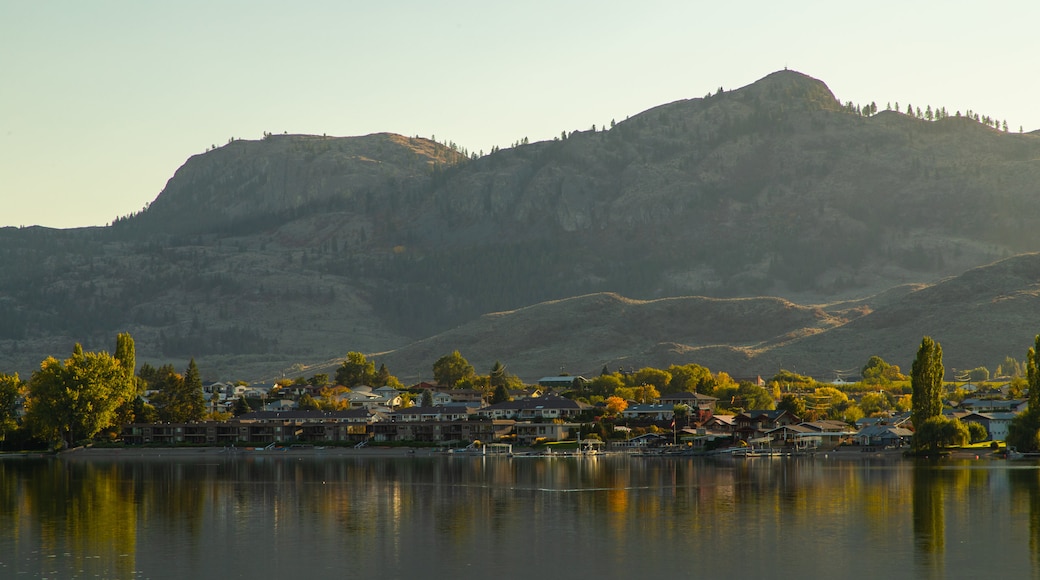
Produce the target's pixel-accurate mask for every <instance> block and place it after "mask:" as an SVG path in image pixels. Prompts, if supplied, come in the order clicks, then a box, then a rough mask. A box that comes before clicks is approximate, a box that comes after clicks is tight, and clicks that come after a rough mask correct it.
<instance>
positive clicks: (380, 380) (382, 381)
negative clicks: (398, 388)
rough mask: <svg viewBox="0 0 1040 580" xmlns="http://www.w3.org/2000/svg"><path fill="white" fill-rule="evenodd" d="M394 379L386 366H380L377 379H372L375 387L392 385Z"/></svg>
mask: <svg viewBox="0 0 1040 580" xmlns="http://www.w3.org/2000/svg"><path fill="white" fill-rule="evenodd" d="M392 378H394V377H393V375H391V374H390V371H389V370H388V369H387V368H386V365H385V364H380V365H379V370H378V371H376V374H375V377H373V379H372V386H373V387H385V386H387V385H388V384H390V379H392Z"/></svg>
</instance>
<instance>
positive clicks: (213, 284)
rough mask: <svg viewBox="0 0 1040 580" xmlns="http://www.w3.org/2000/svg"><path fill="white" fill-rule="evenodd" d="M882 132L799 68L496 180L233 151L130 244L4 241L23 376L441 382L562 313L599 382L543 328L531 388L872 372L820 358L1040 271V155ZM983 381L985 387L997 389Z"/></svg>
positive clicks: (921, 128)
mask: <svg viewBox="0 0 1040 580" xmlns="http://www.w3.org/2000/svg"><path fill="white" fill-rule="evenodd" d="M866 109H867V110H868V111H869V112H870V113H871V114H869V115H864V114H861V113H857V112H856V110H857V107H856V106H854V105H851V104H849V103H846V104H844V105H843V104H841V103H840V102H839V101H838V99H837V98H835V96H834V95H833V94H832V93H831V92H830V90H829V89H828V88H827V86H826V85H825V84H824V83H823V82H821V81H819V80H817V79H813V78H811V77H808V76H806V75H803V74H801V73H797V72H794V71H786V70H785V71H780V72H776V73H773V74H771V75H769V76H767V77H765V78H763V79H761V80H759V81H758V82H756V83H753V84H751V85H749V86H747V87H743V88H741V89H738V90H734V91H730V92H721V91H720V92H719V93H718V94H714V95H710V96H706V97H704V98H695V99H689V100H683V101H677V102H674V103H669V104H665V105H661V106H659V107H655V108H653V109H650V110H648V111H645V112H643V113H640V114H638V115H634V116H632V117H631V118H629V119H626V120H624V121H621V122H618V123H612V125H613V126H612V127H610V128H609V129H606V130H598V131H593V130H590V131H583V132H573V133H564V134H561V136H560V137H559V138H557V139H555V140H553V141H547V142H540V143H531V144H523V145H519V146H516V147H513V148H510V149H503V150H498V151H495V152H493V153H492V154H490V155H486V156H483V157H480V158H470V157H466V156H465V155H463V154H462V153H460V151H458V150H457V149H456V148H454V147H451V146H445V145H441V144H438V143H435V142H432V141H429V140H426V139H419V138H407V137H402V136H399V135H392V134H377V135H368V136H364V137H347V138H331V137H317V136H302V135H268V136H266V137H265V138H264V139H262V140H260V141H234V142H231V143H229V144H228V145H226V146H224V147H220V148H217V149H214V150H212V151H209V152H207V153H205V154H202V155H197V156H194V157H192V158H190V159H189V160H188V161H187V162H186V163H185V164H184V166H183V167H181V168H180V169H179V170H178V171H177V172H176V173H175V175H174V176H173V177H172V178H171V179H170V181H169V183H168V184H167V186H166V188H165V189H164V190H163V191H162V193H160V195H159V196H158V197H157V198H156V199H155V200H154V201H153V202H152V203H151V204H150V205H149V206H148V207H147V208H146V209H145V210H143V211H142V212H140V213H139V214H137V215H133V216H129V217H126V218H121V219H118V220H116V222H114V223H113V224H112V225H111V226H108V227H105V228H86V229H79V230H64V231H59V230H48V229H44V228H26V229H13V228H4V229H0V268H2V269H3V270H2V271H3V272H4V273H5V276H4V277H3V278H2V279H0V369H11V370H17V371H19V372H23V373H24V372H28V371H30V370H31V369H32V368H34V367H35V366H36V365H37V364H38V363H39V361H40V360H41V359H42V358H43V357H45V356H47V355H50V354H55V355H59V356H61V355H62V354H63V353H65V352H67V351H68V350H69V349H70V348H71V344H72V343H73V342H76V341H79V342H82V343H84V345H85V346H86V347H88V348H111V345H109V344H108V343H109V342H111V341H112V340H113V339H112V337H113V336H114V335H115V333H116V332H119V331H123V330H128V331H130V332H131V333H133V335H134V336H135V338H136V339H137V345H138V351H139V358H140V359H141V360H150V361H156V362H165V361H174V362H177V361H185V360H186V359H187V357H189V356H195V357H196V358H197V359H198V360H199V361H200V364H201V365H202V366H203V369H204V370H205V369H209V372H210V373H211V374H213V375H214V376H218V375H219V376H222V377H228V376H235V377H239V376H242V375H243V374H245V375H246V376H259V375H271V374H276V373H281V372H286V373H299V372H302V371H303V370H305V369H310V368H314V367H312V365H317V364H320V363H322V362H323V361H324V362H330V361H334V359H335V358H336V357H339V356H342V355H343V354H344V353H345V352H347V351H349V350H360V351H363V352H368V353H375V352H386V353H388V354H386V355H383V356H385V357H386V359H387V360H388V361H397V360H399V361H401V362H400V364H402V365H404V366H408V367H415V366H418V367H420V368H415V369H413V370H411V371H409V372H404V370H397V369H393V367H391V368H392V370H395V371H396V372H399V373H400V374H402V375H405V376H408V375H412V374H415V375H421V374H422V371H423V369H424V368H428V367H429V365H430V364H432V360H434V359H435V358H437V356H440V355H439V354H438V355H436V356H432V358H431V360H428V361H426V362H425V366H423V365H424V363H423V361H422V360H421V357H417V356H413V355H411V354H408V353H412V352H421V349H423V348H425V346H424V345H428V344H436V345H438V346H437V347H436V348H435V349H434V350H437V349H442V350H443V349H445V348H446V349H448V350H453V348H463V345H462V344H459V345H457V346H455V347H451V346H450V345H449V344H448V339H449V338H450V337H451V336H452V334H451V332H450V331H452V329H457V330H456V331H454V332H460V333H463V334H465V335H480V333H481V332H490V330H488V328H490V326H501V325H503V324H504V322H503V321H504V320H512V318H511V317H513V316H521V317H525V316H527V313H528V308H533V309H537V308H543V307H544V308H546V309H548V310H547V311H552V309H553V308H556V309H559V311H558V313H557V314H555V315H554V316H555V322H556V323H557V324H559V325H560V326H562V327H563V330H559V331H556V333H554V334H551V335H549V336H557V335H560V336H565V337H566V336H572V337H574V340H575V341H582V340H588V339H590V337H591V338H592V339H594V340H593V341H592V343H590V345H591V346H595V348H594V349H592V350H591V351H590V354H589V355H588V356H590V357H591V356H593V355H595V356H596V358H597V360H596V361H589V362H587V363H582V362H581V361H580V360H578V359H579V357H580V356H585V355H584V354H583V353H584V352H585V351H583V350H582V349H581V348H577V347H574V346H573V345H571V346H567V347H566V348H564V345H563V344H562V343H559V342H554V341H550V340H549V339H548V338H546V335H544V334H542V332H545V329H543V330H542V331H540V332H535V333H529V332H523V331H519V330H518V331H516V336H515V337H513V336H512V335H510V340H509V341H506V340H505V338H504V337H498V338H496V340H497V341H500V344H501V346H502V348H501V353H500V354H498V355H495V356H494V358H496V359H503V360H504V361H509V360H510V359H511V357H513V356H514V355H515V356H519V353H521V352H522V353H527V354H524V355H523V356H524V360H525V361H529V362H525V363H524V365H525V366H526V365H530V367H536V368H530V369H529V370H525V371H523V372H522V376H525V377H526V376H527V374H528V373H529V374H531V375H538V374H547V373H549V372H552V371H554V370H558V368H559V366H561V365H563V366H565V367H566V368H575V369H587V367H583V366H582V365H583V364H596V365H599V364H605V363H606V362H607V361H608V359H609V360H610V361H617V362H618V364H626V365H634V366H642V363H640V362H639V361H641V360H645V361H648V362H647V363H646V364H650V363H654V364H661V362H660V361H666V360H675V361H677V362H689V361H694V362H697V359H698V358H699V357H713V358H712V360H718V361H719V363H718V364H719V365H724V366H725V369H723V370H729V371H730V372H731V373H732V374H736V375H744V374H748V373H749V372H752V371H754V372H756V373H757V372H767V370H768V368H773V367H775V366H776V364H783V365H784V366H787V365H788V362H787V361H792V362H793V361H808V360H809V359H810V358H811V357H813V356H815V355H816V353H815V352H810V351H799V350H798V348H797V346H796V345H800V344H801V345H804V344H816V345H818V346H817V347H816V348H819V349H821V350H819V351H818V355H819V356H818V358H819V360H818V362H815V363H813V364H818V365H819V366H820V368H824V369H826V368H848V367H851V366H861V365H862V362H861V361H854V362H853V363H852V364H844V363H843V364H838V362H837V361H836V360H835V361H831V360H829V358H835V359H841V360H844V356H843V353H844V351H841V352H836V351H833V349H832V350H828V348H826V347H825V345H824V343H823V342H813V341H824V340H825V338H824V337H827V336H832V337H834V336H842V334H841V332H848V333H854V332H865V330H860V329H866V328H868V327H867V326H863V325H867V324H868V321H869V320H871V319H873V320H878V318H874V317H875V316H876V315H877V313H879V312H885V311H888V309H890V308H895V307H896V306H897V305H900V304H903V305H904V306H903V307H904V308H909V307H907V306H905V304H906V301H907V300H910V297H912V296H934V297H935V298H933V299H935V300H940V299H941V300H946V299H948V298H949V296H947V295H946V294H943V293H941V292H938V290H936V289H938V288H942V287H943V286H942V284H946V282H943V283H942V284H940V283H939V282H940V281H942V280H944V279H947V278H950V277H953V276H960V275H962V274H964V275H968V274H966V272H969V271H974V270H972V269H974V268H979V267H982V266H986V265H988V264H992V263H994V262H995V261H997V260H1001V259H1004V258H1008V257H1011V256H1016V255H1019V254H1022V253H1027V252H1035V251H1038V250H1040V211H1036V210H1033V207H1034V206H1035V203H1034V200H1035V199H1036V194H1037V189H1038V185H1037V184H1038V183H1040V136H1038V135H1036V134H1011V133H1006V132H1003V131H999V130H997V129H995V128H992V127H989V126H987V125H984V124H982V123H978V122H976V121H974V120H973V119H971V118H968V117H967V116H958V115H957V114H951V115H948V116H940V118H939V120H931V121H929V120H924V119H918V118H915V117H911V116H907V115H903V114H901V113H897V112H892V111H882V112H878V113H876V114H873V109H872V108H870V107H866ZM862 110H863V108H860V111H861V112H862ZM1000 263H1001V264H1004V263H1005V262H1000ZM984 290H985V289H984V288H983V287H982V286H979V287H976V291H977V292H980V293H983V295H984ZM928 291H931V292H933V294H929V293H928ZM922 293H923V294H922ZM622 296H624V297H626V298H621V297H622ZM694 296H696V297H699V298H692V297H694ZM763 296H770V297H774V298H758V297H763ZM737 298H743V299H753V300H750V301H749V302H741V301H733V300H732V299H737ZM665 299H673V300H671V301H670V300H665ZM727 299H730V300H727ZM918 299H919V300H920V298H918ZM979 299H980V300H982V299H983V298H982V297H980V298H979ZM590 302H591V303H596V304H601V307H600V308H599V309H596V308H592V309H591V310H590V311H589V312H590V314H588V315H585V316H582V317H575V318H567V317H566V316H570V315H569V314H566V313H567V312H569V308H570V307H571V305H577V304H585V303H590ZM541 303H547V304H544V306H537V307H536V306H535V305H540V304H541ZM612 304H613V305H617V304H626V305H627V306H626V307H625V308H626V309H627V310H626V312H640V311H641V312H651V311H653V312H657V311H658V309H662V310H665V311H666V310H667V309H668V308H679V305H683V308H690V309H693V310H695V311H696V312H697V314H696V315H695V317H694V318H693V319H692V321H691V322H690V324H692V326H693V327H699V325H698V324H696V320H698V319H700V318H704V319H708V320H717V321H718V322H717V323H716V326H717V328H715V329H714V330H713V332H714V333H715V334H712V335H710V336H713V337H716V338H714V339H711V340H709V339H708V338H702V337H700V335H697V334H690V333H686V334H683V333H682V332H671V331H669V332H665V329H664V328H662V329H661V330H660V331H658V330H657V329H656V328H655V326H653V325H651V326H648V327H644V328H643V329H641V330H639V331H638V332H632V331H627V330H625V329H624V328H613V327H612V326H611V320H610V319H613V318H616V317H618V316H619V315H618V314H617V312H616V311H615V309H614V308H613V307H608V306H609V305H612ZM694 305H696V306H694ZM734 305H739V306H740V307H738V306H734ZM819 305H826V306H819ZM745 307H746V308H749V310H744V308H745ZM942 307H943V304H942V303H937V304H936V305H935V308H937V309H940V310H941V309H942ZM715 311H717V313H716V314H711V313H712V312H715ZM793 311H797V312H799V313H801V314H800V315H799V316H800V317H799V316H792V314H791V312H793ZM937 311H938V310H937ZM492 312H497V313H503V312H508V313H511V314H510V315H508V316H507V315H503V314H495V315H488V314H487V313H492ZM896 312H898V314H895V315H892V316H905V315H908V314H909V313H913V312H914V311H913V310H904V311H896ZM865 313H869V316H867V315H866V314H865ZM575 316H577V315H575ZM648 316H649V315H648ZM603 317H606V318H607V320H603ZM652 318H654V319H655V320H657V319H658V318H657V317H656V316H653V317H652ZM620 319H623V320H628V324H629V325H632V324H635V321H633V320H632V319H631V318H628V317H624V316H622V317H620ZM978 322H982V321H981V320H978ZM525 324H526V323H525ZM481 325H485V326H487V328H485V329H484V330H480V327H481ZM488 325H490V326H488ZM608 327H609V328H613V330H604V331H603V332H602V333H600V334H597V333H596V332H591V331H590V329H595V328H608ZM760 328H761V329H763V330H760ZM944 328H946V327H944ZM948 329H949V331H950V332H957V333H960V334H958V335H957V336H956V337H949V338H947V337H944V336H941V335H938V334H937V335H936V336H935V338H936V339H937V340H939V341H940V342H943V343H944V344H945V342H946V340H950V339H952V340H954V341H955V342H956V341H958V340H961V339H962V334H963V335H964V336H963V340H964V341H965V344H968V338H967V334H971V333H972V332H977V329H976V330H971V331H969V330H968V329H966V328H960V327H957V326H956V325H948ZM839 331H841V332H839ZM895 334H898V333H895ZM895 334H893V336H895ZM919 334H920V332H919ZM456 336H458V338H457V340H460V341H461V340H462V339H463V338H462V337H463V335H461V334H460V335H456ZM849 336H851V335H849ZM429 337H433V338H429ZM520 337H526V338H525V339H524V341H525V342H523V343H520V342H517V341H519V340H520ZM626 337H630V338H631V340H627V339H626ZM427 339H428V340H427ZM809 339H812V340H809ZM892 340H903V339H902V338H899V337H896V338H893V339H892ZM919 340H920V336H918V337H917V338H916V340H913V341H911V346H910V347H909V348H914V346H913V345H914V344H915V343H917V342H919ZM417 341H418V342H417ZM438 341H440V342H438ZM853 342H854V341H852V340H851V338H849V339H848V340H845V339H842V340H840V341H837V343H838V344H852V343H853ZM412 343H415V344H414V345H412V346H409V345H411V344H412ZM549 344H554V345H555V346H554V347H550V346H548V345H549ZM994 344H1001V343H994ZM441 345H443V346H441ZM507 345H508V346H507ZM596 345H598V346H596ZM494 346H497V344H496V343H495V342H493V341H490V339H488V340H485V341H484V342H483V343H481V345H480V347H481V348H482V347H494ZM881 346H882V345H881V344H880V343H879V349H881V348H880V347H881ZM473 348H478V347H477V346H474V347H473ZM806 348H807V347H806ZM835 348H837V347H835ZM841 348H845V347H841ZM848 348H852V347H851V346H849V347H848ZM857 348H858V347H857ZM864 348H865V349H866V350H864V351H863V352H866V351H868V350H870V348H868V347H864ZM892 348H893V350H891V351H886V352H892V353H893V355H894V356H896V354H895V353H897V352H901V351H898V350H897V349H896V348H897V347H896V346H895V345H894V344H893V345H892ZM994 348H996V347H994ZM785 349H787V350H785ZM881 350H883V349H881ZM571 351H573V353H574V356H566V357H564V356H562V355H561V353H562V352H571ZM431 352H432V351H431ZM849 352H850V353H851V352H856V353H858V354H856V356H859V353H860V351H859V350H855V349H853V350H850V351H849ZM1016 352H1017V351H1010V352H1007V353H1004V354H1012V355H1014V354H1015V353H1016ZM539 353H540V354H539ZM764 353H775V355H776V357H780V356H781V355H783V358H778V359H777V360H772V359H770V362H769V363H768V364H767V363H765V362H764V361H766V360H767V359H768V357H767V356H766V355H765V354H764ZM440 354H443V353H440ZM463 354H467V353H466V352H465V350H464V351H463ZM870 354H882V353H881V352H871V353H870ZM867 356H868V357H869V354H868V355H867ZM882 356H884V354H882ZM982 356H983V352H982V351H979V357H980V359H979V360H978V361H977V362H975V363H973V366H977V365H980V364H988V365H992V364H994V361H992V360H988V359H983V358H982ZM559 359H564V360H559ZM601 360H602V363H601V362H600V361H601ZM706 360H707V359H706ZM864 360H865V359H864ZM893 362H896V363H897V364H899V362H898V361H893ZM759 363H762V364H761V367H759V366H756V365H759ZM330 364H332V363H331V362H330ZM804 364H809V363H808V362H805V363H804ZM969 364H972V363H969ZM743 365H749V366H747V368H746V369H744V368H738V367H741V366H743ZM513 366H514V367H515V366H516V364H515V363H514V364H513ZM762 369H766V370H762ZM595 370H598V368H597V369H595ZM514 372H521V371H520V369H514Z"/></svg>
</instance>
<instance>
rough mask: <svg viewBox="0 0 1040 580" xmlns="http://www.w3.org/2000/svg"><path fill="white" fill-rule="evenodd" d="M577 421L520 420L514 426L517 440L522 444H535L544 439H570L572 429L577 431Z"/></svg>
mask: <svg viewBox="0 0 1040 580" xmlns="http://www.w3.org/2000/svg"><path fill="white" fill-rule="evenodd" d="M577 429H578V424H577V423H531V422H526V421H525V422H518V423H516V424H515V425H514V426H513V431H514V432H515V433H516V442H517V443H519V444H520V445H533V444H534V443H536V442H542V441H563V440H565V439H570V438H571V437H570V434H571V431H572V430H573V431H575V432H576V431H577Z"/></svg>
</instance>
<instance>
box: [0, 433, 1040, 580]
mask: <svg viewBox="0 0 1040 580" xmlns="http://www.w3.org/2000/svg"><path fill="white" fill-rule="evenodd" d="M1038 570H1040V468H1038V465H1037V464H1034V463H1018V462H1013V463H1007V462H1001V461H987V460H978V461H967V460H965V461H957V460H947V461H943V462H934V463H927V462H922V463H915V462H912V461H909V460H886V461H866V460H856V461H847V460H837V459H833V458H831V459H828V458H823V457H817V458H783V459H778V458H753V459H728V460H718V461H711V460H707V459H700V458H662V457H627V456H610V455H604V456H599V457H585V458H533V457H531V458H507V457H465V456H443V455H426V454H423V453H422V452H420V453H419V454H416V455H414V456H394V457H376V456H349V455H332V454H330V455H329V456H322V455H320V454H308V455H299V456H297V455H294V454H293V452H291V451H290V452H286V453H281V454H260V453H257V454H254V455H250V454H237V455H232V454H221V453H199V454H197V455H195V456H192V455H176V454H175V455H173V456H167V457H163V456H161V455H159V456H156V454H152V455H147V456H144V455H142V456H135V457H103V456H93V457H91V456H86V455H73V456H67V457H62V458H39V459H26V458H5V459H0V577H2V578H194V579H209V578H214V579H216V578H308V579H313V578H362V577H364V578H391V579H394V578H435V579H440V578H453V579H454V578H458V579H465V578H509V579H511V578H517V579H520V578H525V579H526V578H532V577H534V578H537V577H545V578H594V577H599V578H652V577H668V576H672V575H681V576H682V577H687V578H722V577H731V578H800V579H804V578H823V577H825V576H827V577H845V578H868V577H869V578H980V577H987V578H990V577H1005V578H1027V577H1033V578H1040V574H1038Z"/></svg>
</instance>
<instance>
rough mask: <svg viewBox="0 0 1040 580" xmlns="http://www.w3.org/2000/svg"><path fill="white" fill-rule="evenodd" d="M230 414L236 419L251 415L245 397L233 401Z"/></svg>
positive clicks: (251, 409) (250, 408) (251, 410)
mask: <svg viewBox="0 0 1040 580" xmlns="http://www.w3.org/2000/svg"><path fill="white" fill-rule="evenodd" d="M309 396H310V395H304V397H309ZM311 400H312V401H313V400H314V399H311ZM232 412H233V413H234V415H235V416H236V417H238V416H239V415H245V414H246V413H252V412H253V408H252V407H250V406H249V401H247V400H246V398H245V397H239V398H238V399H235V406H234V408H233V409H232Z"/></svg>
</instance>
